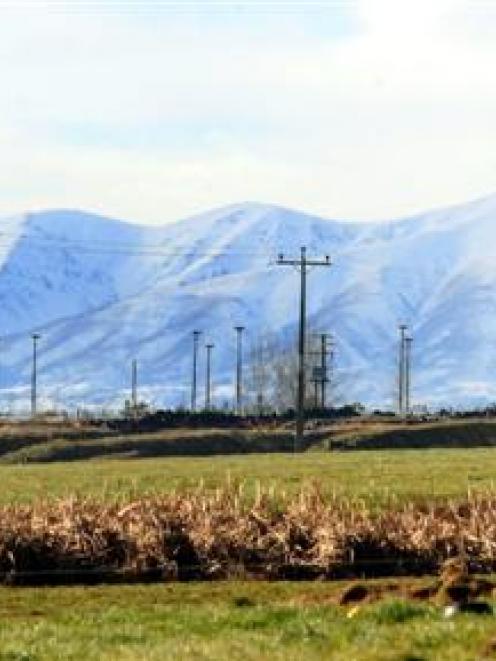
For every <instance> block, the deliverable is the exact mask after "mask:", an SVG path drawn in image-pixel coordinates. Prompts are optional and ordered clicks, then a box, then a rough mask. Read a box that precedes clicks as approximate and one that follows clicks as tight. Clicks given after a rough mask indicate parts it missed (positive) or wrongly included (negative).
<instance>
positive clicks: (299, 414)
mask: <svg viewBox="0 0 496 661" xmlns="http://www.w3.org/2000/svg"><path fill="white" fill-rule="evenodd" d="M277 264H279V265H285V266H293V267H296V268H297V269H298V270H299V272H300V324H299V326H300V328H299V334H298V394H297V401H296V436H295V444H294V448H293V450H294V451H295V452H296V451H297V450H299V449H300V448H301V447H302V446H303V434H304V430H305V339H306V338H305V335H306V304H307V273H308V267H309V266H330V265H331V261H330V259H329V255H326V256H325V258H324V259H323V260H317V259H308V258H307V250H306V248H305V247H302V248H301V251H300V259H285V257H284V255H283V254H282V253H281V254H279V257H278V259H277Z"/></svg>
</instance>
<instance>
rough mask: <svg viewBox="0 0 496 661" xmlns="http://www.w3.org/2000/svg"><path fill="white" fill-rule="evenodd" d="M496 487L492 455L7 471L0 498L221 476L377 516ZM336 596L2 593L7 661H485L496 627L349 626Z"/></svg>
mask: <svg viewBox="0 0 496 661" xmlns="http://www.w3.org/2000/svg"><path fill="white" fill-rule="evenodd" d="M228 476H229V478H228ZM495 477H496V450H492V449H487V448H486V449H474V450H463V449H446V450H433V449H432V450H404V451H368V452H348V453H320V452H310V453H306V454H302V455H296V456H293V455H280V454H270V455H243V456H229V457H222V456H219V457H208V458H160V459H144V460H113V459H109V460H95V461H85V462H70V463H49V464H29V465H2V466H0V485H1V488H0V500H1V502H3V503H8V502H13V501H18V502H21V501H29V500H33V499H38V498H52V497H57V496H64V495H68V494H70V493H74V492H79V493H80V494H84V495H91V496H94V497H96V498H105V499H107V498H118V497H125V498H129V497H132V496H133V495H135V494H142V493H146V492H153V491H164V490H165V491H166V490H172V489H176V490H182V489H185V488H189V487H195V486H197V485H198V484H199V483H200V482H201V481H203V482H204V484H205V485H206V486H208V487H212V488H214V487H215V486H217V485H220V484H223V483H225V481H226V480H227V479H231V480H244V481H245V482H246V489H247V491H248V492H249V491H250V489H251V490H254V489H255V488H256V484H257V482H260V483H261V484H262V485H263V486H270V485H274V486H275V487H276V489H284V490H287V491H294V490H297V489H298V488H299V487H300V486H301V484H302V483H304V482H308V481H311V480H315V481H317V482H318V483H319V484H321V486H322V489H323V491H325V492H327V493H331V492H333V491H334V492H337V493H338V494H342V495H344V496H349V497H356V498H363V499H365V500H366V501H367V502H369V503H372V504H375V505H377V506H379V507H380V506H382V505H384V504H387V503H388V502H390V501H391V500H393V501H394V500H406V499H412V498H415V499H425V498H428V499H430V498H433V497H434V498H442V497H446V496H449V497H457V496H460V497H462V496H463V495H464V494H465V493H466V491H467V489H473V490H479V489H484V488H490V487H491V486H492V484H493V480H494V478H495ZM342 588H343V585H342V584H340V583H301V582H300V583H266V582H258V581H257V582H251V583H246V582H244V583H243V582H235V581H233V582H226V583H196V584H195V583H192V584H178V583H171V584H164V585H157V584H155V585H128V586H115V585H114V586H101V587H87V588H82V587H81V588H74V587H64V588H45V589H42V588H37V589H35V588H1V589H0V661H1V660H10V661H14V660H16V661H21V660H23V661H34V660H37V661H38V660H39V661H41V660H45V659H74V660H76V659H77V660H79V659H85V660H87V659H92V660H93V659H110V660H116V661H117V659H119V660H121V659H124V660H127V659H129V660H131V659H132V660H135V659H151V660H155V659H157V660H158V659H212V660H214V659H215V660H219V661H222V660H224V659H231V660H233V659H285V660H289V659H339V660H341V659H342V660H343V661H344V660H346V661H349V660H355V659H356V660H357V661H362V660H363V661H368V660H372V659H374V660H384V661H388V660H391V661H400V660H401V661H407V660H410V661H413V660H414V659H417V660H420V659H424V660H431V659H449V660H453V661H458V660H466V661H469V660H471V661H472V660H473V659H479V658H481V659H482V658H491V653H490V652H488V650H489V647H490V646H491V641H493V640H494V639H495V638H496V618H494V617H492V616H486V617H483V616H468V615H457V616H455V617H454V618H453V619H450V620H445V619H444V618H443V616H442V612H441V610H439V609H437V608H435V607H434V606H432V605H429V604H426V603H417V602H412V601H391V600H385V601H381V602H377V603H375V604H370V605H364V606H363V607H360V608H359V609H358V611H357V613H356V614H355V616H354V617H352V618H349V617H347V615H348V610H347V609H346V608H344V607H340V606H337V605H336V604H335V601H336V598H335V597H336V592H337V591H339V590H341V589H342ZM486 652H487V653H488V656H487V657H486V656H485V655H486ZM493 658H494V657H493Z"/></svg>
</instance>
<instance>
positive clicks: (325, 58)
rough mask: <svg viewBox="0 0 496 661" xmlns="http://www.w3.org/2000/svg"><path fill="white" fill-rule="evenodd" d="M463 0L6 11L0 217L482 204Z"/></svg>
mask: <svg viewBox="0 0 496 661" xmlns="http://www.w3.org/2000/svg"><path fill="white" fill-rule="evenodd" d="M495 30H496V8H494V5H493V4H491V2H483V1H478V0H434V1H433V2H427V0H417V1H416V2H415V3H413V2H410V1H409V0H405V1H402V0H349V1H348V2H345V1H341V2H332V1H329V2H312V1H311V0H310V1H309V2H306V3H302V2H286V3H283V2H272V3H270V2H268V3H267V2H265V3H257V2H253V1H252V2H237V3H236V2H208V0H204V1H203V2H201V3H200V2H181V3H177V2H176V3H173V2H168V3H166V2H134V1H128V2H122V1H119V0H114V1H106V2H93V3H91V2H76V1H72V2H71V1H69V0H60V1H57V2H43V1H42V0H38V1H37V2H35V1H31V2H23V1H22V0H17V2H15V3H14V2H12V3H9V2H4V3H2V5H0V80H1V81H2V83H1V85H0V177H1V179H0V181H1V186H0V213H2V214H5V213H10V212H15V211H21V210H29V209H40V208H53V207H78V208H83V209H89V210H95V211H99V212H102V213H106V214H109V215H114V216H118V217H122V218H126V219H131V220H137V221H142V222H154V223H159V222H168V221H171V220H176V219H177V218H180V217H183V216H187V215H189V214H191V213H195V212H197V211H201V210H206V209H208V208H210V207H215V206H221V205H223V204H229V203H231V202H235V201H243V200H259V201H266V202H272V203H279V204H283V205H286V206H291V207H297V208H301V209H305V210H308V211H312V212H315V213H319V214H322V215H326V216H329V217H341V218H353V219H355V218H358V219H359V218H364V219H369V218H387V217H394V216H399V215H403V214H407V213H412V212H415V211H419V210H423V209H425V208H428V207H431V206H438V205H443V204H448V203H451V202H457V201H463V200H467V199H470V198H472V197H476V196H478V195H483V194H487V193H491V192H496V130H495V127H494V117H495V116H496V39H495Z"/></svg>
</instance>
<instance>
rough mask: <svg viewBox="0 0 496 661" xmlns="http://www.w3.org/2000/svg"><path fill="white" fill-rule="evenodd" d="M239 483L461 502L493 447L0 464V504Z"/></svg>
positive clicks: (483, 478)
mask: <svg viewBox="0 0 496 661" xmlns="http://www.w3.org/2000/svg"><path fill="white" fill-rule="evenodd" d="M228 479H231V480H240V481H244V482H245V491H246V493H248V494H249V493H250V492H254V490H255V489H256V488H257V485H258V484H261V485H262V486H263V487H264V488H270V487H273V488H274V490H275V493H278V492H281V491H286V492H289V493H291V492H294V491H296V490H298V489H299V488H300V487H301V486H302V485H303V484H305V483H307V484H308V483H310V482H312V481H315V482H316V483H318V484H319V485H320V487H321V489H322V491H323V492H324V493H328V494H330V493H333V492H335V493H337V494H339V495H343V496H346V497H352V498H363V499H365V500H366V501H367V503H369V504H386V503H388V502H390V501H391V500H392V501H393V502H394V501H396V500H407V499H422V498H432V497H435V498H438V497H445V496H449V497H462V496H464V495H466V493H467V489H472V490H481V489H484V488H491V487H492V486H493V485H494V484H496V482H495V480H496V448H495V449H493V448H479V449H473V450H467V449H443V450H434V449H430V450H395V451H393V450H381V451H368V452H346V453H332V452H331V453H304V454H299V455H290V454H269V455H267V454H264V455H256V454H252V455H237V456H217V457H203V458H202V457H188V458H182V457H170V458H156V459H140V460H129V459H126V460H114V459H108V460H94V461H79V462H69V463H50V464H27V465H19V464H16V465H0V503H11V502H14V501H16V502H29V501H31V500H34V499H40V498H51V497H57V496H67V495H70V494H74V493H79V494H81V495H84V496H94V497H97V498H104V499H109V498H112V499H114V498H119V497H123V498H133V497H135V496H137V495H140V494H143V493H151V492H157V491H159V492H160V491H161V492H163V491H171V490H173V489H175V490H179V491H180V490H183V489H186V488H194V487H197V486H198V485H200V484H201V483H203V484H204V485H205V486H206V487H209V488H210V487H211V488H213V487H217V486H219V485H223V484H226V481H227V480H228Z"/></svg>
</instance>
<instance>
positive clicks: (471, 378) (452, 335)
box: [0, 195, 496, 410]
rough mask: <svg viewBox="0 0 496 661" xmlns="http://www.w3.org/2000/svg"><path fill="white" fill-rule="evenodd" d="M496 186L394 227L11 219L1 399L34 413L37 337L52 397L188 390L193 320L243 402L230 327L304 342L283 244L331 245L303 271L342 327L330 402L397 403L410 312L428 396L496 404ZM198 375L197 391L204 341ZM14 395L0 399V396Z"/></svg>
mask: <svg viewBox="0 0 496 661" xmlns="http://www.w3.org/2000/svg"><path fill="white" fill-rule="evenodd" d="M495 241H496V195H495V196H490V197H487V198H484V199H480V200H476V201H473V202H470V203H467V204H464V205H459V206H453V207H449V208H445V209H438V210H435V211H430V212H427V213H424V214H418V215H415V216H412V217H408V218H403V219H393V220H389V221H384V222H374V223H370V222H348V221H347V222H343V221H337V220H331V219H325V218H320V217H316V216H312V215H309V214H306V213H302V212H299V211H292V210H289V209H284V208H281V207H277V206H273V205H266V204H260V203H243V204H236V205H232V206H229V207H225V208H222V209H217V210H214V211H210V212H208V213H205V214H200V215H197V216H195V217H192V218H189V219H186V220H183V221H179V222H177V223H174V224H167V225H163V226H144V225H142V224H131V223H126V222H122V221H119V220H115V219H110V218H105V217H102V216H98V215H95V214H90V213H83V212H80V211H71V210H58V211H44V212H37V213H28V214H19V215H16V216H10V217H3V218H0V320H1V323H0V409H2V408H4V409H9V410H21V409H26V408H27V406H28V403H29V384H30V375H31V365H32V358H31V356H32V343H31V338H30V334H31V333H33V332H37V333H39V334H40V335H41V337H40V340H39V345H38V348H39V354H38V355H39V360H38V365H39V377H38V384H39V385H38V390H39V396H40V404H41V405H42V406H45V407H52V406H67V407H71V408H74V407H76V406H98V407H116V406H120V405H121V404H122V402H123V400H124V398H125V397H127V396H129V381H130V364H131V361H132V359H133V358H136V359H137V361H138V371H139V384H140V394H141V395H142V397H143V398H145V399H146V400H148V401H150V402H151V403H152V404H154V405H156V406H177V405H185V404H187V403H188V402H189V393H190V379H191V360H192V359H191V353H192V331H193V329H200V330H202V331H203V335H202V343H201V348H202V349H203V343H204V342H206V341H211V342H212V343H213V344H215V349H214V351H213V354H212V356H213V365H212V374H213V380H214V386H215V391H214V396H215V402H216V403H217V404H218V405H221V404H223V403H224V402H227V403H231V402H232V393H233V379H234V368H235V358H236V354H235V350H236V344H235V342H236V337H235V332H234V330H233V327H234V326H235V325H243V326H245V327H246V331H245V335H244V342H245V357H246V359H247V360H248V358H249V351H250V344H253V343H254V342H256V341H257V338H259V337H261V336H262V335H263V334H264V333H267V332H269V333H271V334H272V336H275V337H278V338H280V342H281V346H284V347H289V346H293V345H294V341H295V330H296V328H297V323H298V309H299V308H298V300H299V275H298V273H297V272H296V270H295V269H293V268H291V267H288V266H284V267H283V266H281V265H278V264H277V256H278V254H280V253H283V254H284V255H285V256H286V257H288V258H291V257H295V258H298V256H299V253H300V247H301V246H306V248H307V253H308V256H309V257H316V258H320V257H322V256H324V255H330V258H331V262H332V266H331V267H330V268H319V267H315V268H314V269H311V270H310V273H309V276H308V324H309V328H310V329H312V331H316V332H317V331H318V332H330V333H332V334H333V336H334V338H335V367H334V374H333V378H334V379H335V387H334V388H333V387H332V385H331V393H332V394H331V396H332V398H334V400H335V402H336V403H337V402H338V401H339V402H344V401H346V402H351V401H360V402H363V403H364V404H366V405H369V406H380V407H386V408H390V407H391V406H393V405H394V401H395V388H396V386H395V375H396V363H397V345H398V324H399V323H400V322H404V323H407V324H408V325H409V328H410V332H411V334H412V336H413V353H412V399H413V402H414V403H415V404H417V405H426V406H429V407H437V406H440V405H453V406H474V405H480V404H487V403H490V402H493V401H496V247H495ZM199 369H200V372H199V380H200V384H201V386H202V387H203V370H204V351H203V350H202V351H201V352H200V365H199ZM2 400H3V401H2Z"/></svg>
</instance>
